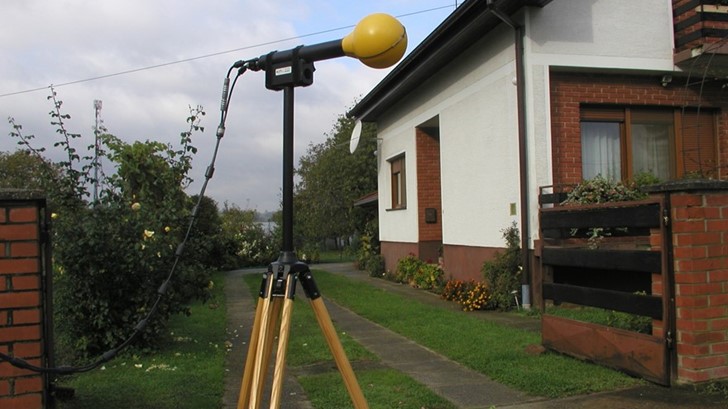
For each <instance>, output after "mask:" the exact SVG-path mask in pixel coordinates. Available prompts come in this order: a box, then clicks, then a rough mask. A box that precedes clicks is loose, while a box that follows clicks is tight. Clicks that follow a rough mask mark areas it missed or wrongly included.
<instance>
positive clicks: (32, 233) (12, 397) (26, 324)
mask: <svg viewBox="0 0 728 409" xmlns="http://www.w3.org/2000/svg"><path fill="white" fill-rule="evenodd" d="M17 193H18V192H13V193H11V194H9V193H8V192H5V191H0V352H3V353H5V354H8V355H12V356H15V357H19V358H22V359H25V360H27V361H29V362H30V363H32V364H35V365H43V364H46V362H45V359H44V358H43V357H44V343H43V333H44V330H43V316H44V314H43V305H42V304H43V302H42V300H43V298H44V297H43V291H42V288H43V286H42V278H41V276H42V266H43V261H42V257H43V252H42V251H41V240H40V228H39V226H40V210H41V208H43V207H45V206H44V201H42V200H41V201H39V200H16V199H15V197H17V196H18V195H17ZM21 196H23V195H22V194H21ZM8 197H12V199H8ZM45 384H46V379H45V377H44V376H43V375H40V374H38V373H34V372H30V371H27V370H22V369H18V368H15V367H13V366H11V365H10V364H9V363H7V362H0V408H8V409H40V408H43V407H44V396H45Z"/></svg>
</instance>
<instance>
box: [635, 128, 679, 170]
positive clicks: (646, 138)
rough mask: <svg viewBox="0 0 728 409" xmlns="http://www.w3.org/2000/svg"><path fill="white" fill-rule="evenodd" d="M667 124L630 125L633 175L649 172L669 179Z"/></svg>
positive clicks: (668, 134) (668, 136) (670, 129)
mask: <svg viewBox="0 0 728 409" xmlns="http://www.w3.org/2000/svg"><path fill="white" fill-rule="evenodd" d="M671 132H672V127H671V126H670V125H669V124H654V123H653V124H633V125H632V166H633V168H634V173H635V175H636V174H638V173H651V174H652V175H654V176H657V177H658V178H660V179H662V180H669V179H670V133H671Z"/></svg>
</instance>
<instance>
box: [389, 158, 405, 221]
mask: <svg viewBox="0 0 728 409" xmlns="http://www.w3.org/2000/svg"><path fill="white" fill-rule="evenodd" d="M388 162H389V170H390V185H391V189H392V190H391V193H392V203H391V204H392V207H391V208H390V209H391V210H397V209H406V208H407V182H406V176H407V173H406V166H405V165H406V163H405V155H404V154H401V155H397V156H395V157H393V158H391V159H389V160H388Z"/></svg>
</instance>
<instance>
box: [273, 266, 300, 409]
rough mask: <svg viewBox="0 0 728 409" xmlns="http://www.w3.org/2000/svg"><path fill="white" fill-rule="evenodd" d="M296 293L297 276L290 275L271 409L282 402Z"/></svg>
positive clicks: (277, 353) (284, 301)
mask: <svg viewBox="0 0 728 409" xmlns="http://www.w3.org/2000/svg"><path fill="white" fill-rule="evenodd" d="M295 291H296V276H295V275H294V274H288V277H287V278H286V294H285V297H284V299H283V312H282V313H281V328H280V331H279V333H278V351H277V352H276V361H275V369H274V371H273V386H272V389H271V399H270V407H271V409H276V408H278V406H279V405H280V402H281V390H282V389H283V374H284V373H285V368H286V351H287V348H288V337H289V335H290V328H291V313H292V312H293V299H294V294H295Z"/></svg>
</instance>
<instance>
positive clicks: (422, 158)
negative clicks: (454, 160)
mask: <svg viewBox="0 0 728 409" xmlns="http://www.w3.org/2000/svg"><path fill="white" fill-rule="evenodd" d="M416 145H417V215H418V216H417V219H418V221H419V222H418V225H419V239H420V241H432V240H435V241H442V220H441V217H440V213H441V210H442V204H441V202H442V201H441V197H442V189H441V183H440V141H439V139H436V138H435V137H432V136H430V135H429V134H427V133H426V132H425V131H424V130H422V129H419V128H417V133H416ZM427 208H430V209H435V212H436V213H435V216H436V219H437V220H436V222H435V223H427V222H426V221H425V209H427Z"/></svg>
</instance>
